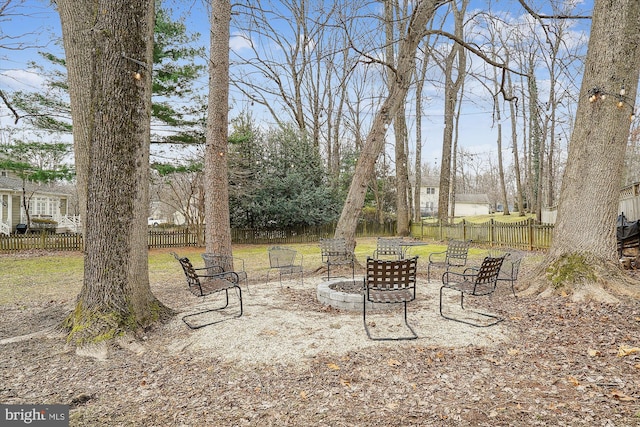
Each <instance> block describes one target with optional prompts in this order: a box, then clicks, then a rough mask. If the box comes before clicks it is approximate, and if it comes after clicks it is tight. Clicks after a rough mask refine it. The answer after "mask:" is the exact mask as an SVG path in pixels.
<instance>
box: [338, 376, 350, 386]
mask: <svg viewBox="0 0 640 427" xmlns="http://www.w3.org/2000/svg"><path fill="white" fill-rule="evenodd" d="M340 382H341V383H342V385H343V386H345V387H348V388H351V381H349V380H348V379H345V378H340Z"/></svg>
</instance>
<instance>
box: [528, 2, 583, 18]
mask: <svg viewBox="0 0 640 427" xmlns="http://www.w3.org/2000/svg"><path fill="white" fill-rule="evenodd" d="M518 2H519V3H520V5H521V6H522V7H523V8H524V10H526V11H527V13H529V15H531V16H533V17H534V18H535V19H537V20H542V19H591V15H565V14H558V15H540V14H539V13H537V12H536V11H534V10H533V9H532V8H531V6H529V5H528V4H527V2H526V1H525V0H518Z"/></svg>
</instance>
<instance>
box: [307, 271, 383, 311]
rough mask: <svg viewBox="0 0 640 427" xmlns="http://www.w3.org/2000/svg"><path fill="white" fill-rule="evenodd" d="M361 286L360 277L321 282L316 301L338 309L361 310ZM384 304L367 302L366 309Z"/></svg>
mask: <svg viewBox="0 0 640 427" xmlns="http://www.w3.org/2000/svg"><path fill="white" fill-rule="evenodd" d="M363 286H364V284H363V283H362V279H356V280H355V281H353V280H349V279H345V278H337V279H331V280H328V281H326V282H322V283H320V284H319V285H318V290H317V298H318V302H320V303H321V304H324V305H329V306H331V307H333V308H337V309H340V310H349V311H362V303H363V292H364V289H363ZM386 305H387V304H373V303H370V302H367V310H369V309H373V310H375V309H381V308H386V307H385V306H386Z"/></svg>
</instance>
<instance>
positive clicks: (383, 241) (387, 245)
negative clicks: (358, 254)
mask: <svg viewBox="0 0 640 427" xmlns="http://www.w3.org/2000/svg"><path fill="white" fill-rule="evenodd" d="M400 243H402V238H400V237H378V241H377V244H376V251H375V256H374V257H376V258H377V257H380V256H394V257H397V258H401V257H402V246H400Z"/></svg>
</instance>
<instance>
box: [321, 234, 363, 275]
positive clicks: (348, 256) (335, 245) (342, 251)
mask: <svg viewBox="0 0 640 427" xmlns="http://www.w3.org/2000/svg"><path fill="white" fill-rule="evenodd" d="M320 253H321V258H322V262H324V263H326V264H327V280H329V279H330V278H331V266H332V265H334V266H335V265H351V279H352V280H355V275H356V273H355V271H356V266H355V263H356V256H355V254H354V253H353V250H351V249H349V248H347V242H346V240H345V239H344V238H335V239H320Z"/></svg>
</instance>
